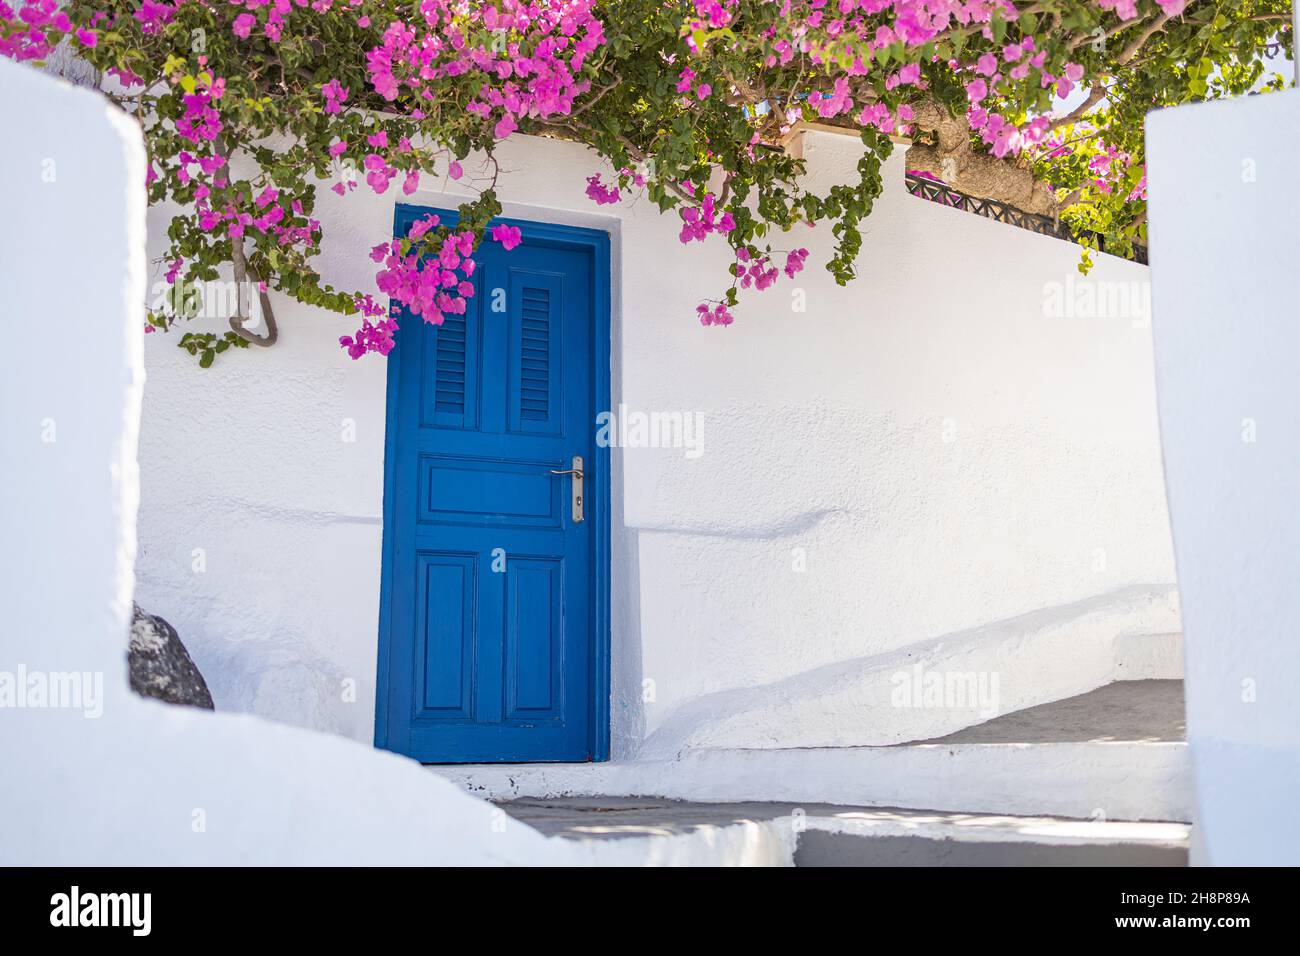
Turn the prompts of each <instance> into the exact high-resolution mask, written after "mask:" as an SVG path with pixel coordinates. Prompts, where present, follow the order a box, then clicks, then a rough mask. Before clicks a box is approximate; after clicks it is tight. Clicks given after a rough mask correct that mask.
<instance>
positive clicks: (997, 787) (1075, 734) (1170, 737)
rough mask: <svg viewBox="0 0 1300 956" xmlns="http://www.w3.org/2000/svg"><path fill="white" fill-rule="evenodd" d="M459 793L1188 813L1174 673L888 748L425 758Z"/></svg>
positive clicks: (1107, 817) (1100, 814) (1039, 812)
mask: <svg viewBox="0 0 1300 956" xmlns="http://www.w3.org/2000/svg"><path fill="white" fill-rule="evenodd" d="M431 769H432V770H433V771H434V772H437V773H439V774H441V775H443V776H445V777H447V778H449V779H451V780H452V781H454V782H455V783H457V784H459V785H460V786H461V787H463V788H464V789H466V790H467V791H469V792H470V793H473V794H476V795H478V796H483V797H486V798H489V799H495V800H512V799H518V798H521V797H531V798H544V799H553V798H558V797H583V796H588V797H589V796H598V797H645V796H647V795H650V796H652V797H654V798H658V799H669V800H688V801H692V802H711V803H736V802H748V801H764V802H780V803H818V804H835V805H839V806H853V807H929V808H939V809H941V810H947V811H953V812H964V813H977V814H1009V815H1016V816H1044V817H1063V818H1072V819H1084V820H1092V821H1097V822H1104V821H1115V820H1130V821H1141V820H1152V821H1183V822H1185V821H1189V820H1190V819H1191V804H1192V785H1191V766H1190V762H1189V758H1188V754H1187V744H1186V742H1185V741H1184V740H1183V732H1182V685H1181V682H1179V681H1122V682H1117V683H1115V684H1110V685H1107V686H1105V687H1102V688H1099V689H1098V690H1095V691H1092V692H1090V693H1088V694H1081V695H1079V696H1078V697H1072V698H1068V699H1066V700H1064V701H1057V702H1055V703H1052V704H1044V705H1042V706H1040V707H1033V708H1028V709H1026V710H1023V711H1018V712H1016V713H1013V714H1008V715H1005V716H1003V717H999V718H996V719H994V720H991V721H988V722H987V723H984V724H979V725H976V726H974V727H969V728H967V729H966V730H962V731H959V732H958V733H955V734H951V735H949V736H947V737H943V738H939V739H937V740H932V741H923V742H919V743H909V744H898V745H895V746H892V747H821V748H803V749H782V750H739V749H736V750H731V749H697V750H686V751H683V752H682V753H680V754H678V755H676V756H675V757H673V758H670V759H665V760H627V761H611V762H608V763H584V764H513V765H501V764H479V765H462V766H438V767H434V768H431Z"/></svg>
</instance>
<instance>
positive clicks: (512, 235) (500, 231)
mask: <svg viewBox="0 0 1300 956" xmlns="http://www.w3.org/2000/svg"><path fill="white" fill-rule="evenodd" d="M492 238H493V239H494V240H496V241H497V242H499V243H501V245H503V246H505V248H506V251H509V250H511V249H513V248H514V247H515V246H517V245H519V243H521V242H523V241H524V237H523V236H522V235H521V234H520V232H519V227H518V226H507V225H506V224H505V223H503V222H502V223H498V224H497V225H495V226H493V227H492Z"/></svg>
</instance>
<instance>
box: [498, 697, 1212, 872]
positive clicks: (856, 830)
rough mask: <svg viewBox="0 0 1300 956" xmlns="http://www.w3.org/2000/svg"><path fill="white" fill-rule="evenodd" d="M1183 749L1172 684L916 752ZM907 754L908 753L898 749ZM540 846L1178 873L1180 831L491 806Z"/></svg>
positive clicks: (883, 815)
mask: <svg viewBox="0 0 1300 956" xmlns="http://www.w3.org/2000/svg"><path fill="white" fill-rule="evenodd" d="M1185 739H1186V734H1185V727H1184V718H1183V685H1182V682H1181V681H1169V680H1148V681H1121V682H1118V683H1114V684H1109V685H1107V686H1105V687H1102V688H1099V689H1098V690H1095V691H1092V692H1091V693H1087V694H1081V695H1079V696H1078V697H1072V698H1069V699H1067V700H1062V701H1057V702H1055V703H1051V704H1044V705H1043V706H1041V707H1032V708H1029V709H1027V710H1022V711H1018V712H1016V713H1014V714H1008V715H1006V716H1004V717H999V718H997V719H995V720H991V721H988V722H987V723H984V724H979V725H977V726H975V727H970V728H967V729H966V730H963V731H960V732H958V733H955V734H951V735H949V736H947V737H943V738H940V739H938V740H933V741H926V743H944V744H949V743H951V744H998V743H1030V744H1032V743H1065V742H1081V741H1088V742H1114V741H1122V742H1168V741H1182V740H1185ZM905 746H913V745H905ZM501 806H502V807H503V808H504V809H505V810H506V812H507V813H509V814H510V815H511V816H512V817H515V818H516V819H518V820H520V821H522V822H524V823H527V824H528V825H529V826H532V827H533V828H534V829H537V830H539V831H541V832H542V833H545V834H547V835H548V836H559V837H563V838H566V839H573V840H597V841H604V840H620V839H629V838H637V837H676V836H685V835H690V834H707V833H709V832H716V831H717V830H718V829H719V828H725V827H728V826H734V825H737V824H742V823H760V824H769V825H772V826H774V827H776V828H778V829H780V830H781V832H788V833H790V834H792V835H793V839H794V841H795V843H796V846H797V849H796V850H795V854H794V861H795V863H796V865H799V866H937V865H943V866H1094V865H1105V866H1143V865H1153V866H1183V865H1186V862H1187V835H1188V828H1187V827H1186V826H1185V825H1183V824H1173V823H1122V822H1115V823H1111V822H1105V821H1091V820H1071V819H1063V818H1052V817H1014V816H999V815H994V814H974V813H948V812H940V811H930V810H901V809H892V808H880V807H844V806H832V805H828V804H802V805H796V804H789V803H758V802H751V803H686V802H680V801H673V800H665V799H659V798H654V797H640V798H638V797H566V798H558V799H546V800H542V799H519V800H513V801H507V802H503V803H501Z"/></svg>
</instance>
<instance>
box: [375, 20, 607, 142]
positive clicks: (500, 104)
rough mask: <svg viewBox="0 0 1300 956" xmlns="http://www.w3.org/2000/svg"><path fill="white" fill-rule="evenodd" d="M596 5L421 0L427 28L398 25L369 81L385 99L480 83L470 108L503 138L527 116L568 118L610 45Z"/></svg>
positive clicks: (425, 96)
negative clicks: (465, 80)
mask: <svg viewBox="0 0 1300 956" xmlns="http://www.w3.org/2000/svg"><path fill="white" fill-rule="evenodd" d="M594 5H595V4H594V0H531V2H524V0H499V2H498V3H497V4H496V5H479V4H465V3H463V2H460V0H420V2H419V11H420V19H421V20H422V21H423V24H422V27H421V28H417V26H415V25H412V24H408V23H403V22H400V21H397V22H394V23H392V24H390V25H389V26H388V28H387V29H386V30H385V31H384V34H383V42H382V43H381V44H380V45H379V46H377V47H375V48H374V49H372V50H370V51H369V52H368V53H367V54H366V67H367V70H368V71H369V74H370V80H371V83H372V84H373V85H374V87H375V89H376V90H377V91H378V92H379V94H380V95H381V96H383V97H384V98H385V99H388V100H395V99H397V98H398V96H399V95H402V94H406V95H409V96H412V97H414V98H415V99H416V101H417V102H419V101H427V102H430V103H432V102H436V101H437V100H438V98H439V97H440V96H443V95H445V90H443V89H442V88H440V86H439V85H438V84H439V81H442V80H445V79H446V78H449V77H461V76H467V75H469V76H473V77H475V78H476V79H479V80H481V83H480V84H479V85H478V88H477V91H476V92H475V94H474V95H473V97H472V98H471V99H470V101H469V103H468V104H467V105H466V107H465V109H467V110H468V111H469V112H470V113H473V114H475V115H477V116H480V117H481V118H482V119H483V120H485V121H486V122H489V123H491V124H492V130H493V135H494V136H495V137H496V138H497V139H504V138H505V137H507V136H509V135H510V134H511V133H513V132H514V131H515V130H516V129H517V128H518V125H519V120H521V119H523V118H525V117H539V118H542V119H545V118H546V117H549V116H555V115H564V114H567V113H569V112H570V111H571V110H572V108H573V100H574V98H575V97H577V96H579V95H581V94H582V93H584V92H586V91H587V90H588V89H589V88H590V84H589V83H588V82H587V81H586V80H583V79H580V73H581V71H582V69H583V64H584V63H585V61H586V59H587V57H588V56H589V55H590V54H591V53H592V52H593V51H595V50H596V49H598V48H599V47H600V46H602V45H603V44H604V42H605V34H604V27H603V25H602V24H601V21H600V20H598V19H597V18H596V16H595V15H594V14H593V13H592V7H593V6H594Z"/></svg>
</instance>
